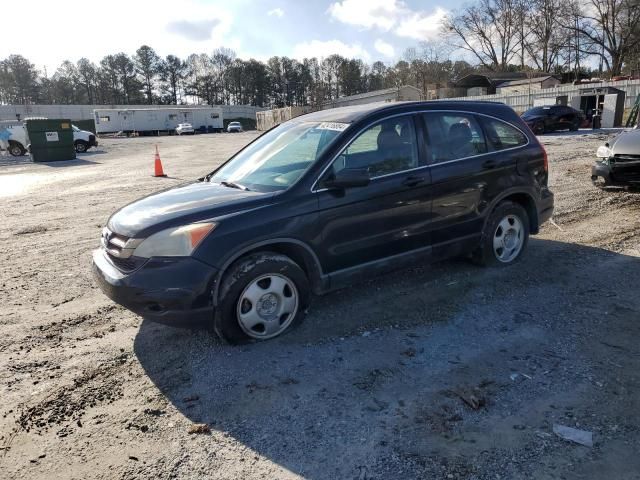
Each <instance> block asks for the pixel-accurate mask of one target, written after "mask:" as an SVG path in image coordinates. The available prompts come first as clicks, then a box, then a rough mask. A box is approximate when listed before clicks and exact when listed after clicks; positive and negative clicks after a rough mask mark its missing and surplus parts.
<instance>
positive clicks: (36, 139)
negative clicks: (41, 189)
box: [25, 119, 76, 162]
mask: <svg viewBox="0 0 640 480" xmlns="http://www.w3.org/2000/svg"><path fill="white" fill-rule="evenodd" d="M25 124H26V129H27V135H28V136H29V142H30V143H31V160H33V161H34V162H57V161H60V160H73V159H75V158H76V150H75V148H74V145H73V129H72V128H71V120H67V119H46V120H35V119H33V120H32V119H29V120H27V121H26V122H25Z"/></svg>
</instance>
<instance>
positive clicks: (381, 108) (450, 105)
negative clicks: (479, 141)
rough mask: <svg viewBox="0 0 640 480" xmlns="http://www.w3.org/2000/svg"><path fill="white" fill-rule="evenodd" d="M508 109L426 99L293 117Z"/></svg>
mask: <svg viewBox="0 0 640 480" xmlns="http://www.w3.org/2000/svg"><path fill="white" fill-rule="evenodd" d="M503 109H509V110H510V108H509V107H507V106H506V105H505V104H503V103H499V102H479V101H466V100H450V101H426V102H376V103H367V104H363V105H351V106H348V107H339V108H330V109H327V110H320V111H317V112H312V113H308V114H306V115H300V116H299V117H295V118H294V119H293V120H292V121H296V122H340V123H352V122H355V121H357V120H360V119H362V118H364V117H367V116H369V115H371V114H374V113H380V112H386V111H388V112H395V111H397V112H398V113H404V112H407V113H410V112H411V111H417V110H465V111H471V112H479V113H492V112H496V111H497V110H498V111H499V110H503Z"/></svg>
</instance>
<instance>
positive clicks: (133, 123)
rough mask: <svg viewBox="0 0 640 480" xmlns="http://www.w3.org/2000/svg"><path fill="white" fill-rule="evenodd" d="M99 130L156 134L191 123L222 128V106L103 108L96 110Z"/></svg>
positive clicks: (210, 129)
mask: <svg viewBox="0 0 640 480" xmlns="http://www.w3.org/2000/svg"><path fill="white" fill-rule="evenodd" d="M93 118H94V121H95V124H96V133H98V134H101V133H116V132H123V133H134V132H136V133H142V134H152V135H157V134H159V133H160V132H170V133H171V132H174V131H175V129H176V127H177V126H178V124H180V123H190V124H191V125H193V128H194V129H195V130H196V132H201V133H206V132H222V131H223V128H224V124H223V118H222V108H220V107H198V108H184V107H183V108H180V107H176V108H135V109H126V110H123V109H115V108H114V109H111V108H101V109H96V110H94V111H93Z"/></svg>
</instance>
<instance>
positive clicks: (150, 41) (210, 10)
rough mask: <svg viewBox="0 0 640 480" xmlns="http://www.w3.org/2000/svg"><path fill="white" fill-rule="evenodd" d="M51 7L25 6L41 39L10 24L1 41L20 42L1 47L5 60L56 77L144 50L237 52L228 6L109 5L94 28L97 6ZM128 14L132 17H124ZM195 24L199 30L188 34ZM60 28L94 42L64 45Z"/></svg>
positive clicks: (40, 2) (188, 2)
mask: <svg viewBox="0 0 640 480" xmlns="http://www.w3.org/2000/svg"><path fill="white" fill-rule="evenodd" d="M50 4H51V2H46V1H45V0H21V3H20V5H21V8H22V9H23V10H25V11H32V12H36V13H37V14H36V13H34V15H32V16H30V17H29V31H34V32H38V35H26V36H25V31H24V23H20V22H5V24H4V25H3V27H2V35H1V37H2V38H3V39H5V38H6V39H11V38H13V39H20V41H11V42H9V41H0V58H5V57H7V56H8V55H10V54H12V53H18V54H20V55H23V56H25V57H27V58H28V59H29V60H30V61H31V62H33V63H35V65H36V67H37V68H38V69H40V70H43V69H44V68H45V67H46V68H47V73H48V75H49V76H51V75H52V74H53V72H54V71H55V69H56V68H57V67H58V66H59V65H60V63H62V61H63V60H71V61H73V62H75V61H77V60H78V59H79V58H80V57H87V58H89V59H90V60H92V61H94V62H99V61H100V60H101V59H102V57H104V56H105V55H107V54H113V53H118V52H125V53H127V54H129V55H132V54H134V53H135V50H136V49H137V48H138V47H140V46H141V45H145V44H146V45H149V46H150V47H152V48H154V49H155V50H156V52H157V53H158V54H159V55H161V56H166V55H168V54H173V55H178V56H180V57H183V58H184V57H186V56H187V55H189V54H191V53H201V52H209V53H210V52H212V51H213V50H214V49H215V48H217V47H221V46H226V47H232V48H233V47H235V45H233V44H231V43H232V40H233V39H232V37H231V34H232V33H233V31H234V30H233V29H232V26H233V23H234V13H233V10H232V9H231V7H230V6H228V5H226V4H221V5H214V4H212V3H204V2H202V1H200V0H181V2H180V8H179V9H176V8H175V6H176V2H175V0H156V1H155V2H154V3H153V8H150V7H149V3H148V2H140V1H131V0H109V8H102V9H100V15H99V21H98V20H96V21H92V22H88V21H86V15H87V11H88V10H91V9H95V8H97V6H96V5H97V2H95V1H94V0H90V1H88V2H85V3H83V5H84V7H85V8H75V9H74V8H71V9H69V8H62V9H61V8H47V7H50ZM87 9H88V10H87ZM125 11H126V12H127V14H126V15H123V14H122V12H125ZM190 24H191V25H195V29H194V30H193V31H191V32H186V29H187V28H188V27H189V25H190ZM60 25H73V26H74V27H73V31H74V35H77V36H78V38H91V42H69V41H68V40H65V38H64V36H60V35H59V29H60ZM107 26H113V28H111V27H107ZM105 29H106V30H105ZM236 29H237V27H236ZM169 30H171V32H169ZM205 37H206V38H205ZM42 38H47V45H46V48H43V44H42V42H41V41H39V40H38V39H42Z"/></svg>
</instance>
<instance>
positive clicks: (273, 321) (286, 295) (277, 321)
mask: <svg viewBox="0 0 640 480" xmlns="http://www.w3.org/2000/svg"><path fill="white" fill-rule="evenodd" d="M297 311H298V289H297V288H296V286H295V284H294V283H293V281H291V280H290V279H289V278H287V277H285V276H284V275H280V274H275V273H269V274H266V275H261V276H259V277H258V278H256V279H254V280H253V281H251V283H249V285H247V286H246V287H245V289H244V290H243V292H242V293H241V294H240V297H239V298H238V303H237V307H236V313H237V317H238V323H239V325H240V328H241V329H242V330H243V331H244V333H246V334H247V335H248V336H250V337H252V338H255V339H260V340H264V339H267V338H272V337H275V336H277V335H280V334H281V333H282V332H283V331H285V330H286V329H287V327H288V326H289V325H290V324H291V322H292V321H293V319H294V318H295V316H296V313H297Z"/></svg>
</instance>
